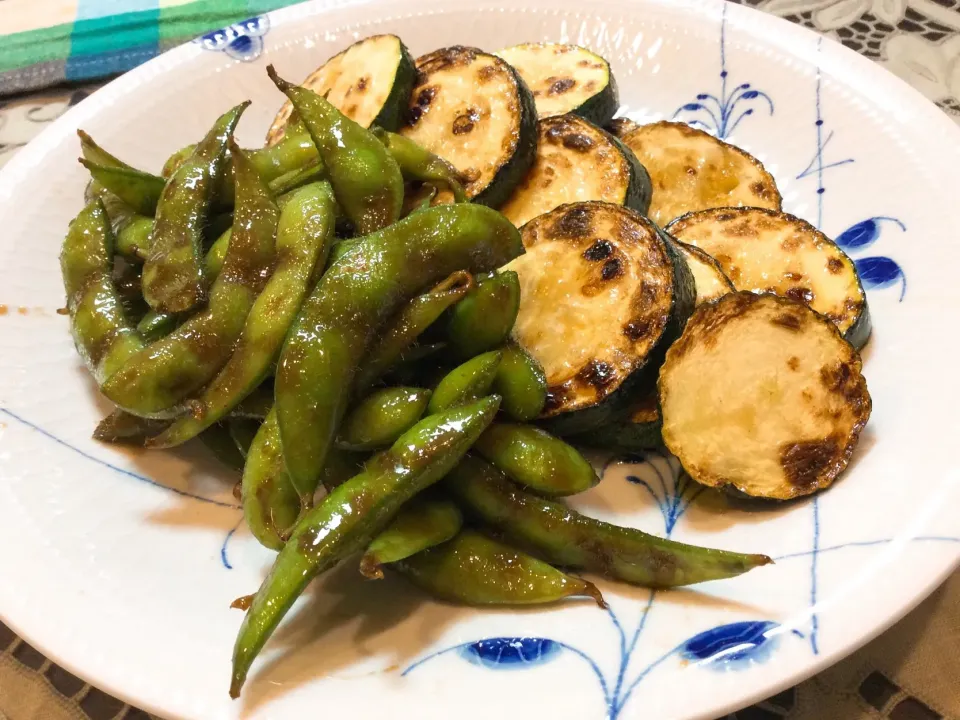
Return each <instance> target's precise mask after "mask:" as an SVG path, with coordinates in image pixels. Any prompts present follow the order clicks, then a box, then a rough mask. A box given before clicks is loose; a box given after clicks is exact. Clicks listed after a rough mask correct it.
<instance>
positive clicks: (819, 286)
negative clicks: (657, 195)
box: [668, 208, 870, 349]
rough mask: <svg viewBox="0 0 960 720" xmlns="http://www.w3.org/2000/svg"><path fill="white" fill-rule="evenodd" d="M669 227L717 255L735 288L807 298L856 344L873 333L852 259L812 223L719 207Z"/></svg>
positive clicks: (782, 215) (682, 238)
mask: <svg viewBox="0 0 960 720" xmlns="http://www.w3.org/2000/svg"><path fill="white" fill-rule="evenodd" d="M668 228H669V229H668V232H669V233H670V234H671V235H672V236H673V237H675V238H676V239H677V240H679V241H681V242H685V243H689V244H690V245H695V246H697V247H698V248H700V249H701V250H704V251H705V252H707V253H709V254H710V255H711V256H713V257H714V258H715V259H716V261H717V262H718V263H719V264H720V267H721V269H722V270H723V272H724V273H726V275H727V277H729V278H730V280H731V281H732V282H733V284H734V286H735V287H736V288H737V290H750V291H752V292H772V293H776V294H777V295H782V296H783V297H787V298H790V299H791V300H796V301H798V302H802V303H805V304H807V305H809V306H810V307H812V308H813V309H814V310H816V311H817V312H818V313H821V314H823V315H826V316H827V318H829V319H830V320H832V321H833V322H835V323H836V324H837V327H838V328H840V332H841V333H843V336H844V337H845V338H846V339H847V340H849V341H850V343H852V344H853V346H854V347H855V348H857V349H860V348H861V347H863V346H864V345H865V344H866V342H867V339H868V338H869V337H870V310H869V308H868V307H867V296H866V294H865V293H864V292H863V285H861V283H860V278H859V276H858V275H857V270H856V268H855V267H854V265H853V261H852V260H850V258H849V257H847V255H846V253H844V252H843V250H841V249H840V248H839V247H838V246H837V245H836V243H834V242H833V241H832V240H830V238H828V237H827V236H826V235H824V234H823V233H822V232H820V231H819V230H817V229H816V228H815V227H813V225H811V224H810V223H808V222H806V221H804V220H801V219H800V218H797V217H794V216H793V215H788V214H787V213H782V212H773V211H771V210H762V209H760V208H716V209H713V210H703V211H701V212H697V213H691V214H689V215H685V216H683V217H681V218H678V219H677V220H675V221H674V222H672V223H670V225H669V226H668Z"/></svg>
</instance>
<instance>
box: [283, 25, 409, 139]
mask: <svg viewBox="0 0 960 720" xmlns="http://www.w3.org/2000/svg"><path fill="white" fill-rule="evenodd" d="M415 76H416V69H415V68H414V65H413V58H412V57H411V56H410V53H409V52H408V51H407V48H406V46H405V45H404V44H403V42H402V41H401V40H400V38H398V37H397V36H396V35H373V36H371V37H368V38H364V39H363V40H360V41H359V42H356V43H354V44H353V45H351V46H350V47H348V48H347V49H346V50H344V51H343V52H341V53H339V54H337V55H334V56H333V57H332V58H330V59H329V60H328V61H327V62H325V63H324V64H323V65H322V66H320V67H319V68H317V70H315V71H314V72H312V73H311V74H310V75H309V76H308V77H307V78H306V80H304V81H303V82H302V83H300V84H301V85H302V86H303V87H306V88H309V89H310V90H313V91H314V92H315V93H317V94H318V95H323V96H324V97H326V98H327V100H329V101H330V103H331V104H332V105H333V106H334V107H335V108H337V110H339V111H340V112H342V113H343V114H344V115H346V116H347V117H348V118H350V119H351V120H353V121H354V122H356V123H358V124H359V125H363V126H364V127H370V126H371V125H373V124H376V125H379V126H380V127H382V128H384V129H385V130H396V128H397V126H398V125H399V124H400V120H401V117H402V115H403V112H404V111H405V110H406V105H407V100H408V99H409V97H410V90H411V88H412V87H413V81H414V78H415ZM292 115H293V105H291V104H290V102H289V101H287V102H286V103H284V105H283V107H282V108H281V109H280V112H279V113H278V114H277V116H276V118H274V121H273V124H272V125H271V126H270V130H269V131H268V132H267V143H268V144H269V145H275V144H277V143H278V142H280V140H281V139H283V135H284V132H285V131H286V128H287V125H288V123H289V122H290V121H291V116H292Z"/></svg>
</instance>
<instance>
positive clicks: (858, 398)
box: [658, 292, 872, 500]
mask: <svg viewBox="0 0 960 720" xmlns="http://www.w3.org/2000/svg"><path fill="white" fill-rule="evenodd" d="M658 387H659V399H660V410H661V413H662V416H663V440H664V443H665V445H666V446H667V448H668V449H669V450H670V452H672V453H673V454H674V455H676V456H677V458H679V460H680V462H681V463H682V464H683V467H684V469H685V470H686V471H687V472H688V473H689V474H690V476H691V477H692V478H693V479H694V480H696V481H697V482H699V483H702V484H704V485H708V486H712V487H730V488H733V489H735V490H738V491H740V492H741V493H745V494H746V495H749V496H752V497H759V498H770V499H777V500H789V499H791V498H794V497H799V496H802V495H809V494H810V493H813V492H816V491H817V490H820V489H823V488H825V487H827V486H829V485H830V484H831V483H833V481H834V480H836V478H837V477H838V476H839V475H840V473H841V472H843V470H844V469H845V468H846V467H847V464H848V462H849V460H850V456H851V455H852V453H853V450H854V448H855V447H856V445H857V442H858V439H859V437H860V432H861V431H862V430H863V428H864V426H865V425H866V423H867V420H868V419H869V417H870V411H871V407H872V405H871V399H870V393H869V392H868V390H867V384H866V381H865V380H864V378H863V376H862V375H861V361H860V356H859V354H858V353H857V351H856V350H855V349H854V348H853V347H852V346H851V345H850V343H848V342H847V341H846V340H844V339H843V338H842V337H841V335H840V333H839V331H838V330H837V327H836V326H835V325H834V324H833V323H831V322H830V321H829V320H827V319H826V318H824V317H823V316H822V315H819V314H818V313H816V312H814V311H813V310H811V309H810V308H809V307H807V306H806V305H803V304H802V303H798V302H795V301H793V300H790V299H788V298H782V297H778V296H776V295H772V294H769V293H765V294H755V293H750V292H737V293H731V294H729V295H725V296H724V297H722V298H720V299H719V300H717V301H716V302H713V303H707V304H704V305H701V306H700V307H699V308H697V310H696V312H694V314H693V317H691V318H690V320H689V322H688V323H687V326H686V329H685V330H684V332H683V335H682V336H681V337H680V339H679V340H677V342H675V343H674V344H673V346H672V347H671V348H670V350H669V351H668V352H667V358H666V362H665V363H664V365H663V368H662V369H661V371H660V379H659V384H658Z"/></svg>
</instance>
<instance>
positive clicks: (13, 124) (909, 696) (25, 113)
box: [0, 0, 960, 720]
mask: <svg viewBox="0 0 960 720" xmlns="http://www.w3.org/2000/svg"><path fill="white" fill-rule="evenodd" d="M0 1H2V0H0ZM38 1H39V0H38ZM739 1H740V2H741V3H742V4H744V5H749V6H751V7H756V8H759V9H761V10H764V11H767V12H771V13H775V14H777V15H780V16H782V17H785V18H787V19H788V20H791V21H793V22H796V23H798V24H800V25H804V26H806V27H809V28H812V29H814V30H816V31H817V32H820V33H823V34H824V35H827V36H828V37H831V38H833V39H835V40H838V41H840V42H842V43H843V44H844V45H846V46H848V47H850V48H853V49H854V50H856V51H857V52H859V53H861V54H862V55H864V56H866V57H868V58H871V59H872V60H875V61H877V62H879V63H880V64H881V65H883V66H884V67H886V68H887V69H888V70H890V71H892V72H893V73H895V74H897V75H899V76H900V77H902V78H903V79H904V80H906V81H907V82H909V83H910V84H912V85H914V86H915V87H916V88H918V89H919V90H921V91H922V92H923V93H924V94H925V95H926V96H927V97H928V98H930V100H932V101H933V102H935V103H936V104H937V105H938V106H939V107H940V108H941V109H942V110H943V111H944V112H946V113H947V114H949V115H951V116H952V117H953V118H954V119H955V120H956V121H957V123H958V124H960V0H739ZM97 87H99V84H93V85H84V86H78V87H71V88H55V89H51V90H46V91H43V92H39V93H35V94H30V95H27V96H22V97H16V98H8V99H3V98H0V167H2V165H3V164H4V163H5V162H6V161H7V160H9V159H10V158H11V157H12V156H13V154H14V153H15V152H16V151H17V150H18V149H19V148H20V147H23V145H25V144H26V143H27V142H29V141H30V140H31V139H32V138H33V137H34V136H35V135H37V133H39V132H40V131H41V130H43V128H44V127H46V126H47V125H48V124H49V123H51V122H53V121H54V120H56V118H57V117H59V116H60V115H61V114H62V113H63V112H65V111H66V110H67V108H69V107H70V106H72V105H75V104H76V103H78V102H80V101H81V100H82V99H83V98H85V97H86V96H87V95H89V94H90V93H91V92H92V91H93V90H95V89H96V88H97ZM958 648H960V573H955V574H954V575H953V577H951V579H950V580H948V581H947V583H946V584H945V585H944V586H943V587H942V588H940V589H939V590H938V591H937V592H936V593H934V595H932V596H931V597H930V598H928V599H927V600H926V601H925V602H924V603H922V604H921V605H920V606H919V607H918V608H917V609H916V610H914V611H913V612H912V613H911V614H910V615H908V616H907V617H906V618H905V619H904V620H902V621H901V622H900V623H898V624H897V625H896V626H894V627H893V628H892V629H891V630H889V631H887V632H886V633H885V634H883V635H882V636H880V637H879V638H877V639H876V640H874V641H873V642H871V643H870V644H868V645H867V646H866V647H864V648H863V649H862V650H860V651H859V652H857V653H855V654H854V655H852V656H851V657H849V658H847V659H846V660H844V661H842V662H840V663H838V664H837V665H835V666H834V667H832V668H830V669H829V670H827V671H825V672H823V673H821V674H820V675H817V676H816V677H814V678H811V679H810V680H808V681H806V682H804V683H801V684H800V685H798V686H796V687H794V688H791V689H789V690H786V691H784V692H782V693H780V694H779V695H776V696H774V697H772V698H769V699H768V700H766V701H764V702H762V703H759V704H757V705H754V706H752V707H750V708H747V709H744V710H741V711H740V712H738V713H735V714H734V715H731V716H729V717H730V718H736V719H737V720H776V719H778V718H786V719H789V720H867V719H871V720H872V719H876V718H888V720H960V653H958ZM150 717H151V716H149V715H148V714H147V713H145V712H143V711H142V710H138V709H136V708H132V707H130V706H128V705H126V704H124V703H123V702H121V701H119V700H117V699H115V698H112V697H110V696H109V695H107V694H105V693H103V692H101V691H99V690H97V689H96V688H93V687H91V686H90V685H87V684H86V683H84V682H83V681H82V680H79V679H77V678H76V677H74V676H73V675H71V674H70V673H68V672H66V671H65V670H63V669H61V668H59V667H57V666H56V665H55V664H53V663H52V662H50V661H49V660H48V659H46V658H45V657H43V655H41V654H40V653H39V652H37V651H36V650H35V649H34V648H32V647H31V646H30V645H29V644H28V643H26V642H25V641H23V640H22V639H20V638H18V637H17V636H16V635H14V633H13V632H11V631H10V630H9V629H8V628H7V627H6V626H4V625H3V623H2V622H0V720H88V719H89V720H149V718H150Z"/></svg>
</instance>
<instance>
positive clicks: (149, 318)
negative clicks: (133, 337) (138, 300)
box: [137, 310, 182, 343]
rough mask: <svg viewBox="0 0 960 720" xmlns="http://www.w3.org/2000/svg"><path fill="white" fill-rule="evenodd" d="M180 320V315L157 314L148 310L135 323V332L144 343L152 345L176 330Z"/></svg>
mask: <svg viewBox="0 0 960 720" xmlns="http://www.w3.org/2000/svg"><path fill="white" fill-rule="evenodd" d="M181 320H182V315H181V314H180V313H158V312H157V311H156V310H150V311H148V312H147V314H146V315H144V316H143V317H142V318H140V322H138V323H137V332H138V333H140V337H141V338H142V339H143V341H144V342H146V343H153V342H156V341H157V340H159V339H160V338H163V337H166V336H167V335H169V334H170V333H172V332H173V331H174V330H176V329H177V325H178V324H179V323H180V321H181Z"/></svg>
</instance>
